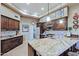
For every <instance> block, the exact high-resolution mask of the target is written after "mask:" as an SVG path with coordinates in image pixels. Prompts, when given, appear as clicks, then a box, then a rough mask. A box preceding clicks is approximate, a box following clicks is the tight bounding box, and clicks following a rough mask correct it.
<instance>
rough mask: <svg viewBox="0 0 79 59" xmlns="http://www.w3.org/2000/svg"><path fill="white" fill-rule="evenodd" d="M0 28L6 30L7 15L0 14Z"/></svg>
mask: <svg viewBox="0 0 79 59" xmlns="http://www.w3.org/2000/svg"><path fill="white" fill-rule="evenodd" d="M1 29H3V30H8V19H7V17H4V16H1Z"/></svg>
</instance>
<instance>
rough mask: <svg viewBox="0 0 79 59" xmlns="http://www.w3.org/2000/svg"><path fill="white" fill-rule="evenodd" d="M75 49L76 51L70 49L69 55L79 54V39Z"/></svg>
mask: <svg viewBox="0 0 79 59" xmlns="http://www.w3.org/2000/svg"><path fill="white" fill-rule="evenodd" d="M75 49H76V52H73V51H69V52H68V56H79V41H78V42H77V43H76V46H75Z"/></svg>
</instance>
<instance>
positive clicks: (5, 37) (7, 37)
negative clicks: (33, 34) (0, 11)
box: [0, 35, 22, 40]
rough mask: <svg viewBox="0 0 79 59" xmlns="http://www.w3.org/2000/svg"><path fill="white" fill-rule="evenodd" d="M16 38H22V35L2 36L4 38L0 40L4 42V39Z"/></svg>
mask: <svg viewBox="0 0 79 59" xmlns="http://www.w3.org/2000/svg"><path fill="white" fill-rule="evenodd" d="M17 36H22V35H13V36H4V37H0V40H5V39H9V38H13V37H17Z"/></svg>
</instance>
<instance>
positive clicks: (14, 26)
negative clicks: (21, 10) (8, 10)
mask: <svg viewBox="0 0 79 59" xmlns="http://www.w3.org/2000/svg"><path fill="white" fill-rule="evenodd" d="M19 25H20V21H18V20H15V19H12V18H9V17H6V16H3V15H1V30H2V31H4V30H7V31H9V30H19Z"/></svg>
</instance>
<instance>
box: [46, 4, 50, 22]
mask: <svg viewBox="0 0 79 59" xmlns="http://www.w3.org/2000/svg"><path fill="white" fill-rule="evenodd" d="M50 20H51V19H50V16H49V3H48V15H47V18H46V21H50Z"/></svg>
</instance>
